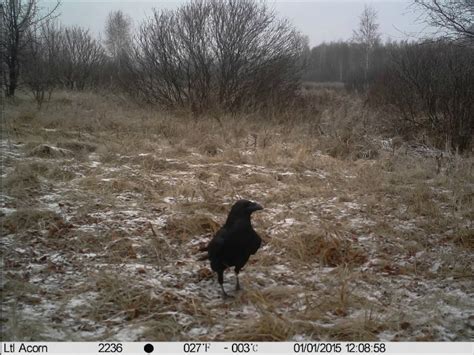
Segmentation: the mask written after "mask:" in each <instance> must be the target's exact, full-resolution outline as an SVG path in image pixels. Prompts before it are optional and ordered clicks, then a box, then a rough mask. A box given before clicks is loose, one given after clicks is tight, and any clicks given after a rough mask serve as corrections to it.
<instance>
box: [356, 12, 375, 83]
mask: <svg viewBox="0 0 474 355" xmlns="http://www.w3.org/2000/svg"><path fill="white" fill-rule="evenodd" d="M376 21H377V12H376V11H375V9H374V8H372V7H370V6H367V5H365V6H364V10H363V11H362V14H361V15H360V17H359V28H358V29H357V30H354V32H353V40H354V42H356V43H359V44H361V45H362V46H363V48H364V52H365V63H364V82H365V84H366V85H367V81H368V73H369V69H370V56H371V54H372V52H373V50H374V48H375V47H376V46H377V45H378V44H379V43H380V33H379V32H378V30H379V24H378V23H377V22H376Z"/></svg>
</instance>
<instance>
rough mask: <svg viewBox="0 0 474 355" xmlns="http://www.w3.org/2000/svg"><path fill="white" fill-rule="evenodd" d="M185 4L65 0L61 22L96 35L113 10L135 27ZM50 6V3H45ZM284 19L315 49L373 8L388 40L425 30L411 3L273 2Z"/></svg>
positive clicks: (347, 31)
mask: <svg viewBox="0 0 474 355" xmlns="http://www.w3.org/2000/svg"><path fill="white" fill-rule="evenodd" d="M183 2H184V0H175V1H133V2H132V1H120V0H108V1H90V0H62V1H61V7H60V9H59V12H60V13H61V15H60V16H59V20H60V21H61V22H62V23H63V24H66V25H72V24H74V25H80V26H83V27H86V28H89V29H90V30H91V31H92V32H93V33H94V34H96V35H100V34H101V33H102V32H103V28H104V23H105V19H106V17H107V14H108V13H109V12H110V11H112V10H119V9H120V10H122V11H123V12H124V13H126V14H128V15H130V16H131V17H132V19H133V21H134V25H135V26H137V25H139V23H140V22H141V21H142V20H143V19H144V18H146V17H147V16H150V14H151V11H152V9H153V8H175V7H177V6H178V5H179V4H181V3H183ZM42 3H43V4H45V5H46V6H49V5H51V2H50V1H42ZM267 4H269V5H270V6H273V7H274V8H275V9H276V11H277V12H278V13H279V14H280V16H282V17H286V18H288V19H290V20H291V21H292V23H293V24H294V25H295V26H296V27H297V28H298V29H299V30H300V31H301V32H302V33H304V34H305V35H307V36H308V37H309V40H310V44H311V46H314V45H317V44H319V43H321V42H323V41H326V42H329V41H337V40H347V39H350V38H351V37H352V30H353V29H355V28H356V27H357V24H358V17H359V15H360V13H361V12H362V10H363V8H364V4H369V5H371V6H372V7H374V8H375V9H376V11H377V12H378V23H379V24H380V32H381V33H382V38H383V39H384V40H385V39H387V38H391V39H392V40H400V39H406V38H407V34H409V35H416V34H417V33H419V32H420V31H421V30H422V29H423V26H422V25H421V24H420V23H417V21H416V19H417V14H415V13H414V12H413V9H412V8H410V4H411V1H409V0H405V1H402V0H399V1H357V0H352V1H347V0H346V1H340V0H332V1H328V0H326V1H320V0H306V1H301V0H299V1H298V0H285V1H281V0H277V1H275V0H273V1H272V0H270V1H267Z"/></svg>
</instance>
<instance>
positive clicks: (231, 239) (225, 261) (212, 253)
mask: <svg viewBox="0 0 474 355" xmlns="http://www.w3.org/2000/svg"><path fill="white" fill-rule="evenodd" d="M261 209H263V207H262V206H260V205H259V204H258V203H255V202H251V201H248V200H239V201H237V202H236V203H235V204H234V205H233V206H232V208H231V210H230V212H229V215H228V217H227V220H226V222H225V224H224V225H223V226H222V228H221V229H219V230H218V231H217V233H216V234H215V235H214V237H213V238H212V240H211V241H210V242H209V244H208V246H207V252H208V258H209V260H210V262H211V268H212V270H213V271H215V272H216V273H217V277H218V281H219V284H220V286H221V289H222V292H223V295H224V297H225V296H227V294H226V292H225V291H224V286H223V283H224V270H225V269H227V268H228V267H232V266H233V267H234V271H235V274H236V277H237V280H236V289H240V284H239V277H238V274H239V272H240V270H241V269H242V268H243V267H244V265H245V264H246V263H247V261H248V260H249V258H250V255H252V254H255V253H256V252H257V250H258V248H260V245H261V243H262V239H261V238H260V237H259V235H258V234H257V233H256V232H255V231H254V229H253V228H252V224H251V221H250V216H251V214H252V213H253V212H255V211H258V210H261Z"/></svg>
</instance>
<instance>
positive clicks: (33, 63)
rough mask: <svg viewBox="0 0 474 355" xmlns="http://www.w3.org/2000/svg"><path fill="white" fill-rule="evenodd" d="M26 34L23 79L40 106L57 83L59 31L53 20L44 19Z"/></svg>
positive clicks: (48, 97)
mask: <svg viewBox="0 0 474 355" xmlns="http://www.w3.org/2000/svg"><path fill="white" fill-rule="evenodd" d="M27 36H28V37H27V42H26V43H27V45H26V48H25V55H26V57H27V58H28V59H27V60H25V61H24V65H23V68H22V75H23V81H24V83H25V84H26V86H27V87H28V88H29V89H30V90H31V92H32V93H33V96H34V97H35V100H36V102H37V103H38V106H39V107H41V105H42V104H43V101H44V100H45V99H48V100H49V99H50V97H51V94H52V92H53V90H54V88H55V87H56V86H57V84H58V66H59V57H60V51H61V32H60V29H59V27H58V26H57V25H55V24H54V23H53V22H51V21H46V22H45V23H43V24H42V25H41V27H40V28H34V29H32V30H30V31H29V32H28V34H27ZM46 94H47V96H46Z"/></svg>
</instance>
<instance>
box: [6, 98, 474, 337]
mask: <svg viewBox="0 0 474 355" xmlns="http://www.w3.org/2000/svg"><path fill="white" fill-rule="evenodd" d="M306 95H307V96H306V97H305V100H309V101H310V102H311V103H312V105H311V107H309V108H308V110H303V109H296V108H295V110H294V112H293V113H294V114H291V113H279V114H274V115H260V114H253V115H234V116H230V115H229V116H228V115H222V116H215V115H214V116H213V115H209V116H200V117H197V118H196V117H189V116H187V115H186V114H183V113H173V114H172V113H165V112H159V111H157V110H156V108H150V107H146V106H142V107H138V106H137V105H135V104H133V103H129V102H126V101H123V100H121V99H119V98H116V97H109V96H106V97H104V96H101V95H96V94H92V93H76V92H75V93H67V92H61V93H58V95H57V96H55V98H54V99H53V100H52V101H51V102H50V103H49V105H46V106H45V107H43V109H42V110H41V111H37V110H36V109H35V108H34V103H33V102H32V101H31V100H29V99H24V100H22V101H21V102H20V104H18V105H7V108H6V110H7V111H8V112H7V115H6V116H8V117H10V119H9V120H8V122H6V123H5V127H6V128H7V132H8V137H9V139H10V140H11V141H12V142H22V143H24V145H22V146H20V147H19V148H18V151H16V153H17V154H18V156H15V155H13V154H12V155H11V156H8V157H7V159H5V164H6V168H7V169H6V176H4V177H3V179H2V180H3V181H2V183H3V187H4V192H5V195H6V196H8V198H9V199H6V200H5V203H4V205H5V208H7V209H8V208H17V210H16V212H13V213H9V211H6V212H5V213H3V212H2V213H3V216H2V224H3V227H4V230H5V231H6V232H8V233H22V234H21V235H22V238H20V239H21V241H22V243H24V246H22V248H23V247H24V248H26V247H31V248H39V251H38V253H40V252H41V254H48V255H49V254H50V253H52V252H54V253H61V255H62V257H64V258H65V259H67V260H68V262H67V263H66V265H65V266H64V265H63V266H61V265H60V266H58V270H61V268H62V270H64V269H65V268H66V269H67V268H69V271H70V270H72V271H74V272H77V273H78V274H77V275H78V276H77V277H76V279H74V278H71V279H68V277H69V276H67V275H70V274H68V273H64V274H61V272H59V271H58V270H56V271H54V270H53V271H54V272H55V273H57V275H56V274H54V276H55V277H63V278H62V279H60V280H61V281H60V282H58V284H55V286H54V288H56V289H57V288H60V289H64V290H65V291H64V292H65V294H66V296H65V297H66V299H67V297H74V296H73V295H72V293H73V292H74V295H75V294H76V291H77V293H78V294H82V293H85V292H89V291H97V294H96V295H95V297H93V298H91V299H88V300H87V302H88V304H87V306H85V307H84V309H82V310H81V311H80V312H79V313H71V314H70V315H68V316H69V317H70V320H72V321H74V319H76V318H77V319H82V318H84V319H86V320H87V321H88V322H92V323H93V324H101V325H103V324H105V325H107V326H108V327H109V326H110V327H112V328H113V327H120V326H124V325H132V326H133V327H135V326H137V327H138V326H141V325H143V326H144V328H146V330H145V332H144V333H143V334H142V335H140V337H141V338H143V339H148V340H149V339H153V340H163V341H165V340H187V339H185V338H186V337H187V335H186V334H187V333H186V332H188V331H189V330H190V329H192V328H193V327H198V328H203V329H207V330H209V333H206V334H204V335H199V336H196V338H198V339H200V340H203V341H208V340H240V341H276V340H278V341H281V340H289V339H292V337H293V336H295V335H301V334H302V335H304V336H307V337H310V338H311V339H322V340H340V341H342V340H360V341H369V340H374V341H375V340H378V339H379V338H378V337H379V334H380V333H381V332H384V331H387V332H388V333H390V332H391V333H393V334H394V336H396V337H398V338H396V339H399V340H404V339H412V338H410V336H411V335H410V334H408V333H409V332H410V331H411V330H412V329H415V327H419V326H420V324H419V323H417V322H418V320H417V319H416V318H417V316H416V315H413V317H412V318H410V317H408V318H407V319H408V320H407V319H405V318H404V317H403V315H400V314H398V313H399V310H400V308H401V307H406V308H407V312H411V311H413V310H415V311H419V308H417V306H416V303H413V302H412V303H410V302H411V301H413V299H411V298H410V299H406V298H404V296H403V295H402V294H400V293H399V292H402V291H403V290H404V289H405V288H408V287H410V292H411V293H412V294H420V295H422V296H426V294H424V293H423V290H421V291H420V290H419V289H417V286H418V285H419V284H421V285H423V284H424V283H427V284H429V285H430V286H431V285H434V286H436V285H439V284H441V285H442V286H443V287H444V286H446V284H443V282H445V280H448V278H449V280H450V281H449V282H450V287H457V288H458V289H466V288H467V287H469V286H470V284H469V283H468V280H469V279H468V277H469V276H470V272H471V265H472V249H473V242H472V241H473V235H472V222H470V221H472V219H473V218H474V215H473V213H474V207H473V196H474V195H473V187H474V180H473V166H474V164H473V160H472V157H460V156H448V157H446V159H445V160H443V161H442V162H441V163H438V161H437V160H436V159H435V158H434V157H432V156H423V155H420V154H418V153H416V154H415V152H414V151H413V150H412V148H410V145H408V144H405V142H402V143H397V144H393V146H391V147H388V148H386V147H385V148H384V147H383V145H382V144H381V140H380V136H378V135H377V132H378V128H377V127H378V125H379V124H375V123H374V122H375V121H380V122H382V121H383V119H382V118H381V117H378V116H377V113H376V112H373V111H370V110H369V109H367V108H365V107H364V106H363V102H362V100H361V98H359V97H356V96H353V95H347V94H344V93H342V92H339V93H338V92H336V91H334V90H329V89H322V90H321V91H318V92H308V93H306ZM38 147H40V148H38ZM44 147H50V148H61V149H63V150H65V151H66V152H68V153H67V154H66V153H65V154H62V153H59V154H56V153H55V152H56V150H55V149H49V150H48V149H44ZM59 152H62V150H59ZM69 152H71V153H69ZM29 153H30V154H29ZM93 162H94V163H93ZM440 164H441V165H440ZM52 194H56V195H58V196H59V197H58V198H56V197H54V196H53V197H54V198H52V199H51V201H53V202H54V203H57V202H61V206H60V207H61V214H64V215H66V216H67V217H68V218H69V219H65V218H62V217H61V216H58V215H57V214H56V213H54V212H51V211H49V210H46V209H45V208H43V207H42V204H43V203H42V202H41V198H44V197H51V196H52ZM238 198H249V199H253V200H257V201H258V202H260V203H262V204H263V205H264V207H265V210H263V211H261V212H258V213H256V214H255V215H254V217H253V223H254V225H255V227H256V229H257V230H258V232H259V233H260V235H262V237H263V239H264V241H265V243H264V248H262V249H261V250H260V251H259V252H258V253H257V255H255V256H252V258H251V259H250V262H249V264H248V265H247V266H246V269H245V270H244V272H243V275H242V279H241V281H242V284H243V287H244V291H242V292H240V293H237V294H236V298H235V299H234V300H230V301H225V302H222V301H221V300H220V299H219V298H218V284H217V282H216V281H215V275H213V274H212V272H211V271H210V269H209V264H208V263H205V262H203V263H198V261H197V260H196V259H197V254H198V249H199V246H202V245H203V244H205V243H206V242H207V241H208V240H209V238H210V237H211V236H212V234H213V233H215V232H216V230H217V229H218V228H219V227H220V226H221V224H222V223H223V222H224V221H225V217H226V214H227V212H228V210H229V207H230V205H231V204H232V202H233V201H235V200H236V199H238ZM47 201H49V200H47ZM48 203H49V202H48ZM35 206H37V208H35ZM18 207H25V208H23V209H22V208H20V209H18ZM26 207H29V208H26ZM129 212H130V213H129ZM134 213H135V214H136V215H134ZM66 220H67V222H66ZM285 220H287V221H286V222H285ZM288 220H289V221H292V222H291V223H287V222H288ZM359 222H360V223H359ZM150 225H151V226H152V227H153V228H152V227H150ZM30 231H31V232H34V234H35V236H36V235H39V236H41V237H38V238H37V239H35V240H37V241H38V240H39V241H40V242H41V243H39V244H35V245H30V244H29V243H31V241H30V240H29V239H28V238H25V236H29V235H30V233H29V232H30ZM16 240H19V239H18V238H15V239H14V241H16ZM2 251H3V250H2ZM86 254H91V255H88V256H87V258H86V257H85V255H86ZM12 255H13V256H9V258H11V257H17V256H16V255H14V254H12ZM132 264H137V265H139V266H137V269H136V270H135V269H133V270H132V271H130V269H128V268H127V266H131V265H132ZM12 265H13V264H12ZM15 265H16V264H15ZM7 266H8V265H7ZM8 267H9V268H11V269H12V270H13V271H15V272H16V269H15V267H13V266H8ZM278 267H281V268H278ZM170 270H171V271H170ZM247 271H248V273H247ZM154 272H163V273H165V272H168V273H170V274H172V276H176V275H179V277H177V279H176V280H175V279H173V281H170V284H169V285H167V287H166V288H163V289H162V288H160V287H156V288H155V287H151V286H150V284H151V281H152V280H153V278H154V277H155V274H154ZM173 273H175V274H176V275H174V274H173ZM229 274H232V272H229V273H227V274H226V284H225V286H226V289H227V288H229V290H230V287H231V286H230V285H231V283H230V282H229V278H231V277H232V276H233V275H231V276H228V275H229ZM58 275H59V276H58ZM61 275H62V276H61ZM65 275H66V276H65ZM41 276H42V277H43V275H41ZM77 278H80V279H81V280H86V281H87V282H86V283H84V284H83V286H81V287H82V288H81V287H78V286H77V285H76V282H77ZM15 280H16V281H18V280H17V279H15ZM406 280H408V281H410V282H408V281H407V283H403V282H402V281H406ZM420 280H421V281H422V282H420ZM158 281H159V280H158ZM8 282H9V283H8V284H7V287H8V292H7V296H8V297H9V299H16V300H17V302H18V303H19V304H31V303H32V302H34V300H35V299H38V295H41V297H43V298H44V299H46V300H47V301H48V302H56V301H57V297H56V296H57V295H53V294H52V293H51V291H50V289H46V288H45V289H43V288H41V290H35V289H30V288H28V287H25V285H21V284H18V285H15V284H14V283H12V282H10V281H8ZM397 282H400V285H401V286H399V284H397ZM394 285H395V286H394ZM13 286H15V287H18V288H19V290H20V291H19V292H18V293H16V294H15V292H13V291H12V287H13ZM187 286H189V290H191V291H190V292H189V293H186V297H185V296H183V292H182V290H183V288H184V287H187ZM398 288H401V290H402V291H400V289H398ZM22 290H23V291H22ZM189 290H188V291H189ZM214 291H215V292H214ZM186 292H187V291H186ZM392 294H393V295H392ZM55 297H56V298H55ZM214 297H216V298H215V299H214ZM63 301H64V299H63ZM397 302H398V303H397ZM404 302H406V304H405V303H404ZM452 302H453V304H455V300H453V301H452ZM245 309H247V310H248V309H251V311H250V313H245V312H241V311H242V310H245ZM20 311H21V307H16V308H15V307H13V306H12V307H11V312H12V314H15V315H14V316H12V317H15V318H16V319H17V320H13V318H9V320H8V322H7V324H6V325H5V326H6V327H7V328H9V329H10V330H9V333H8V334H9V336H12V337H13V338H12V339H17V338H18V336H16V335H14V334H20V336H25V337H26V338H28V335H27V333H30V334H31V338H32V339H35V338H36V339H35V340H38V338H41V339H42V337H43V335H41V332H39V331H35V330H34V329H31V331H26V333H21V332H20V328H21V327H22V326H23V325H24V324H25V323H24V321H23V319H22V318H21V315H19V314H17V313H18V312H20ZM15 312H17V313H15ZM413 314H416V313H413ZM179 315H181V316H186V317H190V318H192V320H191V321H189V322H186V324H185V325H183V322H182V320H181V319H180V318H179ZM460 321H462V320H460ZM15 322H16V323H15ZM32 324H33V323H32ZM407 324H408V325H407ZM214 327H216V328H214ZM426 327H427V329H428V330H427V332H426V333H427V334H428V335H430V334H431V336H432V337H433V339H436V332H434V331H433V332H432V333H430V331H429V330H430V329H434V328H433V326H432V325H429V324H427V325H426ZM430 327H431V328H430ZM112 328H111V329H112ZM114 329H115V328H114ZM211 329H212V330H213V331H212V332H211V331H210V330H211ZM407 329H408V330H407ZM15 337H16V338H15ZM111 337H113V334H111ZM400 337H401V338H400ZM9 340H10V339H9ZM22 340H24V339H22ZM117 340H120V339H117ZM188 340H189V339H188Z"/></svg>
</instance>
